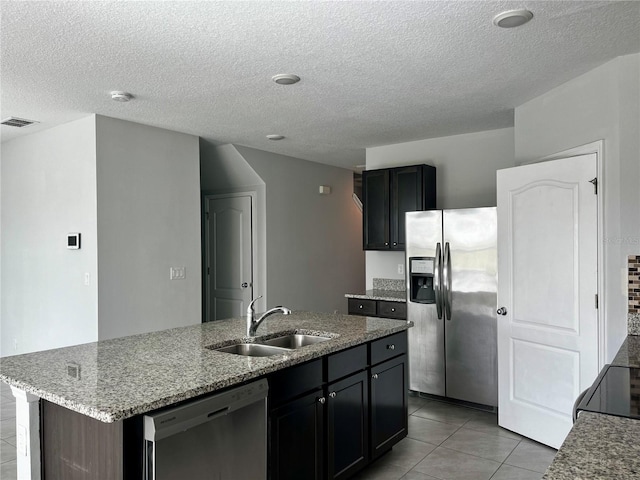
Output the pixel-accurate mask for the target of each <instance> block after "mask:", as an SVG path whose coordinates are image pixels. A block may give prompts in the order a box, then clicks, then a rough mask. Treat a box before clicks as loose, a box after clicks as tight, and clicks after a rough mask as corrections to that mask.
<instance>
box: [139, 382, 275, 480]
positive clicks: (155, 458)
mask: <svg viewBox="0 0 640 480" xmlns="http://www.w3.org/2000/svg"><path fill="white" fill-rule="evenodd" d="M268 390H269V386H268V384H267V381H266V380H264V379H263V380H260V381H257V382H252V383H250V384H247V385H243V386H241V387H237V388H233V389H231V390H227V391H224V392H222V393H217V394H214V395H211V396H208V397H205V398H203V399H199V400H195V401H193V402H188V403H185V404H183V405H180V406H177V407H172V408H167V409H163V410H160V411H158V412H156V413H151V414H147V415H145V416H144V447H145V448H144V452H145V459H144V479H145V480H184V479H190V480H208V479H211V480H239V479H252V480H253V479H256V480H257V479H265V478H266V477H267V392H268Z"/></svg>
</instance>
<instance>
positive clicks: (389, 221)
mask: <svg viewBox="0 0 640 480" xmlns="http://www.w3.org/2000/svg"><path fill="white" fill-rule="evenodd" d="M362 197H363V235H362V237H363V247H364V249H365V250H404V249H405V220H404V218H405V217H404V214H405V213H406V212H415V211H420V210H430V209H434V208H436V169H435V167H432V166H430V165H411V166H406V167H397V168H386V169H380V170H365V171H364V172H363V173H362Z"/></svg>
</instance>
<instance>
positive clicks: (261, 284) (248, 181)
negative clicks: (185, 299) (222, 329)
mask: <svg viewBox="0 0 640 480" xmlns="http://www.w3.org/2000/svg"><path fill="white" fill-rule="evenodd" d="M200 187H201V189H202V193H203V194H211V195H222V194H227V193H248V192H250V193H252V198H253V199H254V201H255V203H254V204H252V208H253V211H254V212H255V217H254V219H253V222H254V223H255V226H256V231H255V232H254V244H253V253H254V256H253V295H254V297H259V296H261V295H262V298H261V299H259V300H258V301H257V302H256V303H255V309H256V311H257V312H264V311H266V310H267V309H268V308H269V307H268V306H267V305H268V297H269V289H268V285H267V234H266V231H267V223H266V218H267V208H266V198H267V194H266V188H265V184H264V182H263V181H262V179H261V178H260V177H259V176H258V174H257V173H256V172H255V171H254V170H253V168H251V166H250V165H249V164H248V163H247V161H246V160H245V159H244V157H243V156H242V155H240V153H239V152H238V150H237V149H236V147H235V146H234V145H231V144H226V145H220V146H214V145H211V144H210V143H207V142H206V141H204V140H202V139H201V140H200ZM205 308H206V305H204V304H203V306H202V309H203V310H202V311H203V312H204V311H205Z"/></svg>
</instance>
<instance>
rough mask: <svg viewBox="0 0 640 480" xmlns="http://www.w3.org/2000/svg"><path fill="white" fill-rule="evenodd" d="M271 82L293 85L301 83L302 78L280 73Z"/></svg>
mask: <svg viewBox="0 0 640 480" xmlns="http://www.w3.org/2000/svg"><path fill="white" fill-rule="evenodd" d="M271 80H273V81H274V82H276V83H277V84H278V85H293V84H294V83H298V82H299V81H300V77H299V76H297V75H294V74H292V73H280V74H278V75H274V76H273V77H271Z"/></svg>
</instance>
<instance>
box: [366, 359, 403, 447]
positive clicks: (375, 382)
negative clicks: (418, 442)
mask: <svg viewBox="0 0 640 480" xmlns="http://www.w3.org/2000/svg"><path fill="white" fill-rule="evenodd" d="M407 370H408V365H407V356H406V354H405V355H401V356H400V357H398V358H395V359H393V360H389V361H387V362H384V363H382V364H380V365H377V366H375V367H371V403H370V406H369V409H370V411H371V457H372V458H371V459H372V460H373V459H376V458H378V457H379V456H380V455H382V454H383V453H385V452H387V451H388V450H389V449H390V448H391V447H392V446H393V445H395V444H396V443H398V442H399V441H400V440H402V439H403V438H404V437H406V436H407V428H408V425H407V423H408V417H407V415H408V406H407V393H406V392H407V391H408V388H409V385H408V383H407V382H408V372H407Z"/></svg>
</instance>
